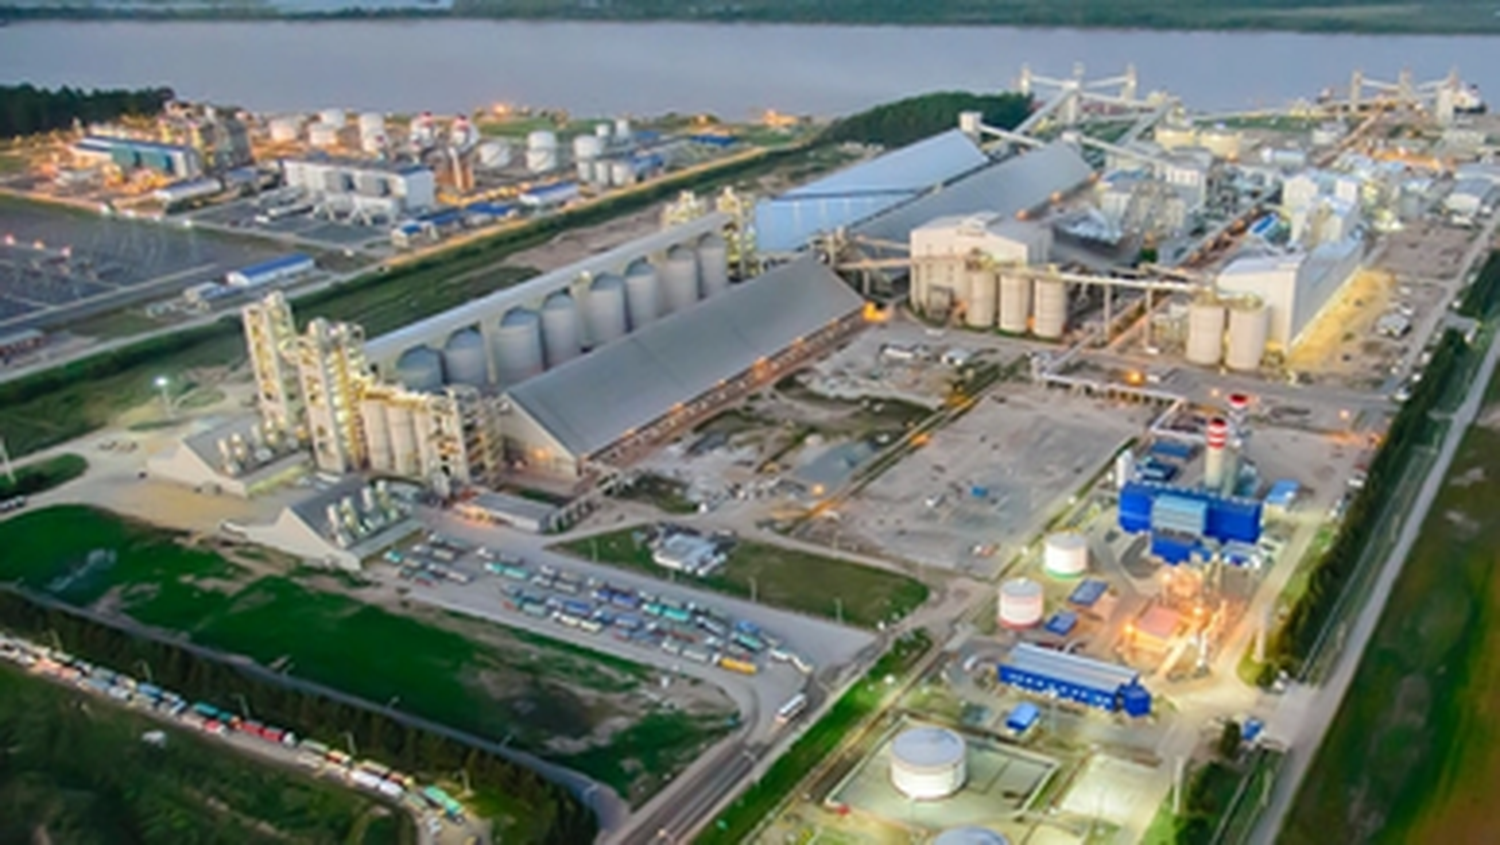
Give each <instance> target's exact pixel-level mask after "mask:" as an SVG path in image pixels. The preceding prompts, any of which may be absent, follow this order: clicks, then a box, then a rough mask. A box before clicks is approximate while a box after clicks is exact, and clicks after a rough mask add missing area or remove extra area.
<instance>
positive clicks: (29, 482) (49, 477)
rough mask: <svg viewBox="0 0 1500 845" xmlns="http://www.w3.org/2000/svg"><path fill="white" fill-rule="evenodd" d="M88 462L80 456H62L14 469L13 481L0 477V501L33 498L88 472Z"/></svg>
mask: <svg viewBox="0 0 1500 845" xmlns="http://www.w3.org/2000/svg"><path fill="white" fill-rule="evenodd" d="M88 468H89V462H88V461H87V460H85V459H84V457H83V456H82V455H74V454H71V453H70V454H63V455H57V456H55V457H51V458H48V459H47V460H45V461H33V462H31V463H29V464H26V465H24V466H20V467H16V477H15V480H11V479H10V478H8V477H6V476H4V475H0V500H4V499H9V498H10V497H12V496H34V495H36V494H37V493H41V492H43V491H46V490H51V489H52V488H53V487H56V486H58V485H59V484H66V483H67V482H69V481H72V480H73V479H75V478H77V477H78V476H80V475H83V474H84V473H85V472H88Z"/></svg>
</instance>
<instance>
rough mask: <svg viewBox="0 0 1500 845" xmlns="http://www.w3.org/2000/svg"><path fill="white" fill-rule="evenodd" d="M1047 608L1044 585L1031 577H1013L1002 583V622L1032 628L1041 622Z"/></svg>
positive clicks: (1000, 609) (1000, 611)
mask: <svg viewBox="0 0 1500 845" xmlns="http://www.w3.org/2000/svg"><path fill="white" fill-rule="evenodd" d="M1045 609H1046V598H1045V597H1044V595H1043V594H1042V585H1041V584H1038V583H1037V582H1035V581H1033V580H1031V579H1030V578H1012V579H1010V580H1009V581H1006V582H1005V583H1003V584H1001V585H1000V608H999V616H1000V624H1001V625H1004V626H1005V627H1007V628H1031V627H1034V626H1036V625H1038V624H1040V623H1041V621H1042V613H1043V612H1044V611H1045Z"/></svg>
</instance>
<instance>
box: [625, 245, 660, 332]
mask: <svg viewBox="0 0 1500 845" xmlns="http://www.w3.org/2000/svg"><path fill="white" fill-rule="evenodd" d="M625 311H626V313H627V314H629V315H630V330H631V331H639V330H640V328H641V327H642V326H646V325H649V324H650V323H652V322H653V321H655V320H656V318H657V317H660V316H661V285H660V282H659V281H658V279H657V274H656V268H655V267H653V266H651V264H650V263H649V262H646V261H637V262H636V263H635V264H632V265H631V266H630V269H629V270H627V271H626V272H625Z"/></svg>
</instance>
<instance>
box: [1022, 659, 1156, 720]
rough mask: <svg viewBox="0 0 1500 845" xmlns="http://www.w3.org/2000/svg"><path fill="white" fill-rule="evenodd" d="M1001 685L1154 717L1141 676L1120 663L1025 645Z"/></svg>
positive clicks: (1089, 705) (1095, 706)
mask: <svg viewBox="0 0 1500 845" xmlns="http://www.w3.org/2000/svg"><path fill="white" fill-rule="evenodd" d="M999 679H1000V683H1002V684H1008V685H1010V686H1014V687H1019V688H1021V689H1024V690H1027V691H1030V692H1034V693H1038V694H1040V695H1046V696H1056V697H1058V698H1061V699H1065V700H1067V701H1073V702H1077V703H1078V704H1082V705H1084V706H1086V707H1093V708H1095V709H1098V710H1105V711H1108V712H1110V713H1121V712H1122V713H1124V714H1125V715H1127V716H1146V715H1149V714H1150V713H1151V693H1150V692H1149V691H1148V690H1147V689H1146V688H1145V687H1144V686H1142V685H1141V673H1139V672H1137V671H1136V670H1134V669H1132V668H1130V667H1129V666H1122V665H1120V664H1118V663H1106V662H1104V661H1102V660H1094V659H1093V658H1090V657H1083V656H1081V655H1077V654H1065V653H1063V652H1061V651H1056V650H1054V649H1050V648H1042V647H1041V646H1036V645H1032V644H1031V643H1021V644H1019V645H1017V646H1016V647H1015V648H1013V649H1011V652H1010V657H1009V658H1008V659H1007V660H1006V661H1005V662H1004V663H1001V664H1000V666H999Z"/></svg>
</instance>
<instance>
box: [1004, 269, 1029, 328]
mask: <svg viewBox="0 0 1500 845" xmlns="http://www.w3.org/2000/svg"><path fill="white" fill-rule="evenodd" d="M1030 317H1031V278H1030V277H1029V276H1022V275H1020V274H1018V273H1007V272H1005V271H1004V270H1002V271H1000V317H999V320H998V326H999V328H1000V331H1002V332H1010V333H1011V334H1025V333H1026V323H1027V320H1028V319H1029V318H1030Z"/></svg>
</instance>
